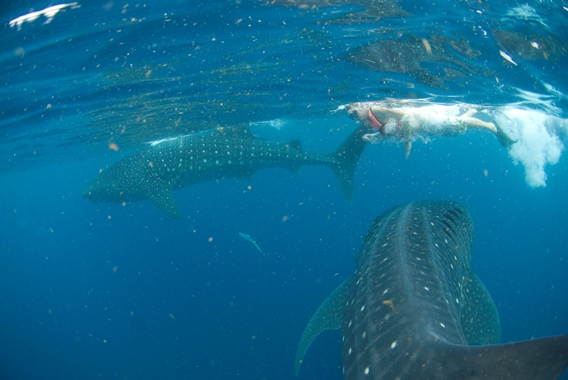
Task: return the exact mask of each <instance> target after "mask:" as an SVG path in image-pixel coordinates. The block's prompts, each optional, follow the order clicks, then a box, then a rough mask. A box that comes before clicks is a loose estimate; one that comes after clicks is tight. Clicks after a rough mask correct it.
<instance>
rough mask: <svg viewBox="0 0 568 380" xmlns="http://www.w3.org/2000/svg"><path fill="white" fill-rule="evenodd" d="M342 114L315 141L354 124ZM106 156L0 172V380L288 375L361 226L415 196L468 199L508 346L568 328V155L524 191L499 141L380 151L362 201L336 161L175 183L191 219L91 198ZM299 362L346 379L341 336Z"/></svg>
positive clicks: (366, 158)
mask: <svg viewBox="0 0 568 380" xmlns="http://www.w3.org/2000/svg"><path fill="white" fill-rule="evenodd" d="M339 120H341V122H342V123H340V124H341V125H343V126H344V127H345V131H342V133H337V134H334V135H330V136H329V139H327V138H326V140H327V141H323V142H322V146H323V148H322V149H324V150H325V148H326V147H327V146H329V147H333V146H334V143H335V142H338V141H340V140H341V139H342V138H343V137H344V135H345V134H346V133H348V132H349V131H348V128H349V127H353V126H354V123H351V122H350V121H347V124H345V123H344V121H343V119H339ZM341 125H340V126H341ZM316 129H317V128H316ZM343 132H344V133H343ZM314 144H315V142H314ZM305 145H306V146H305V148H306V149H310V148H311V149H314V148H315V147H314V146H310V144H309V143H307V144H305ZM98 161H99V160H92V161H88V162H87V161H86V162H80V163H75V164H68V165H58V166H50V167H47V168H44V169H42V170H35V171H30V172H26V173H22V174H10V175H5V176H3V177H2V178H1V186H2V188H3V189H4V191H3V194H4V197H3V198H2V200H1V203H0V213H1V215H2V218H1V221H0V223H1V226H0V227H1V230H2V231H5V232H6V233H3V235H2V255H1V258H0V259H1V263H0V265H1V268H2V277H1V281H2V283H1V284H0V286H1V287H0V289H1V293H0V296H1V299H2V304H3V312H2V313H1V314H0V316H1V321H0V326H1V329H0V333H1V336H2V341H3V344H2V346H0V347H1V348H0V351H1V352H0V358H2V359H1V363H0V367H1V368H2V377H3V378H10V379H12V378H13V379H16V378H26V379H33V378H84V379H87V378H99V377H100V376H102V377H103V378H107V377H118V378H129V379H130V378H204V379H205V378H210V379H214V378H260V379H262V378H292V377H293V358H294V354H295V349H296V345H297V342H298V340H299V337H300V335H301V332H302V330H303V328H304V326H305V324H306V323H307V321H308V319H309V317H310V315H311V314H312V313H313V312H314V311H315V309H316V308H317V306H318V305H319V303H320V302H321V301H323V299H324V298H325V297H326V296H327V295H328V294H329V293H331V292H332V290H333V289H334V288H335V286H337V285H338V284H339V283H341V281H343V280H344V279H345V278H347V277H348V276H349V275H350V274H351V272H352V270H353V267H354V259H355V255H356V252H357V250H358V248H359V244H360V242H361V236H362V234H364V232H365V231H366V228H367V226H368V225H369V224H370V222H371V221H372V219H373V218H374V217H375V216H377V215H378V214H379V213H381V212H382V211H384V210H386V209H387V208H389V207H390V206H393V205H396V204H399V203H404V202H408V201H412V200H415V199H454V200H458V201H460V202H463V203H464V204H466V205H467V206H468V208H469V209H470V211H471V213H472V216H473V219H474V223H475V242H474V253H473V266H474V270H475V272H476V273H477V274H478V276H479V277H480V278H481V279H482V281H483V282H484V283H485V285H486V286H487V288H488V289H489V291H490V293H491V295H492V296H493V298H494V300H495V302H496V304H497V307H498V310H499V313H500V316H501V321H502V328H503V341H504V342H508V341H516V340H522V339H531V338H533V337H540V336H546V335H552V334H561V333H568V323H567V318H568V305H567V302H566V300H567V298H566V297H567V295H568V279H567V276H566V273H567V271H568V263H567V260H568V258H567V247H568V231H567V227H566V223H565V222H566V213H567V211H568V210H567V207H566V205H565V202H563V201H562V200H563V193H564V189H565V184H566V183H568V182H567V177H566V173H567V172H568V171H567V170H566V169H567V168H566V165H567V162H566V160H565V159H563V160H562V161H561V162H560V163H559V164H557V165H556V166H554V167H553V168H552V171H551V172H550V175H549V182H548V186H547V187H546V188H543V189H530V188H528V187H527V186H526V185H525V184H524V181H523V172H522V168H521V167H519V166H514V165H512V164H511V163H510V161H509V160H508V159H507V157H506V152H504V151H502V150H501V149H500V146H499V144H498V143H497V142H496V140H494V139H493V138H492V137H491V136H485V135H482V134H478V135H475V134H474V135H473V138H472V137H471V136H470V138H466V137H460V138H455V139H447V140H445V141H442V140H437V141H435V143H431V144H427V145H425V144H416V145H415V149H414V151H413V152H412V154H411V156H410V157H409V158H408V159H405V158H404V152H403V149H402V147H400V146H396V145H383V146H370V147H369V148H368V149H367V151H366V152H365V154H364V155H363V157H362V159H361V162H360V165H359V167H358V170H357V175H356V191H355V201H354V204H353V206H351V207H350V206H348V205H347V204H346V202H345V201H344V200H343V199H342V197H341V194H340V192H339V190H338V186H337V184H336V182H335V179H334V178H333V175H332V173H331V171H330V170H328V169H327V168H325V167H306V168H304V170H302V172H301V173H300V174H299V175H294V174H292V173H290V172H288V171H286V170H280V169H274V170H266V171H262V172H259V173H258V175H257V176H256V177H255V178H254V179H253V180H252V181H250V182H249V181H242V180H223V181H220V182H219V183H216V182H211V183H204V184H199V185H195V186H192V187H190V188H186V189H182V190H180V191H178V192H177V193H176V194H175V196H176V199H177V200H178V201H179V203H180V205H181V208H182V209H183V210H184V212H185V213H187V214H188V215H189V218H188V219H186V220H183V221H173V220H170V219H168V218H167V217H165V216H164V215H162V214H161V213H160V212H159V211H158V210H157V209H156V208H155V207H154V206H153V205H152V204H150V203H149V202H140V203H135V204H131V205H127V206H125V207H122V206H120V205H115V204H93V203H89V202H87V201H86V200H84V199H82V198H80V196H79V193H80V189H81V187H82V184H83V183H84V181H85V180H88V179H89V178H90V177H91V176H92V174H93V173H96V172H97V168H98V167H99V166H100V163H99V162H98ZM484 170H487V173H488V175H487V176H485V175H484ZM248 186H251V189H250V190H247V187H248ZM285 216H286V217H287V218H288V219H287V220H286V221H283V217H285ZM238 232H244V233H247V234H250V235H251V236H252V237H253V238H254V239H255V240H256V241H257V243H258V244H259V245H260V247H261V248H262V249H263V253H260V252H259V251H257V250H256V249H255V248H254V247H253V246H252V245H250V244H249V243H248V242H246V241H245V240H243V239H242V238H241V237H240V236H239V235H238ZM210 237H211V238H212V239H213V240H212V242H209V241H208V240H209V238H210ZM304 363H305V364H304V366H303V368H302V371H301V373H300V378H304V379H316V378H317V379H324V378H325V379H328V378H336V379H339V378H341V361H340V335H339V333H338V332H329V333H326V334H323V335H322V336H321V337H320V338H319V339H318V340H316V342H315V343H314V345H313V347H312V348H311V349H310V351H309V352H308V354H307V357H306V360H305V362H304Z"/></svg>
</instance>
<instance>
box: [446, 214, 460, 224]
mask: <svg viewBox="0 0 568 380" xmlns="http://www.w3.org/2000/svg"><path fill="white" fill-rule="evenodd" d="M444 216H445V217H446V219H449V220H450V221H451V222H452V223H453V224H454V225H456V224H457V223H456V221H455V220H454V218H452V217H451V215H449V214H448V213H445V214H444ZM454 216H455V214H454Z"/></svg>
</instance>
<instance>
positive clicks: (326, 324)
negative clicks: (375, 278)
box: [295, 277, 353, 376]
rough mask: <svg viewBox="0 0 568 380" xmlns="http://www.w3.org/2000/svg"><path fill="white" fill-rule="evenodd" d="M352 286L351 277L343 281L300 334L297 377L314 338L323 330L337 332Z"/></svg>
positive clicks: (296, 366) (296, 364)
mask: <svg viewBox="0 0 568 380" xmlns="http://www.w3.org/2000/svg"><path fill="white" fill-rule="evenodd" d="M352 285H353V277H351V278H349V279H348V280H345V281H344V282H343V283H342V284H341V285H339V286H338V287H337V289H335V291H334V292H333V293H331V295H330V296H329V297H327V298H326V300H325V301H323V303H322V304H321V306H320V307H319V308H318V309H317V310H316V312H315V314H314V315H313V316H312V318H311V319H310V321H309V322H308V325H307V326H306V328H305V329H304V332H303V333H302V338H300V344H298V349H297V350H296V360H295V372H296V376H298V372H299V371H300V366H301V365H302V361H303V360H304V355H306V352H307V351H308V348H309V347H310V345H311V344H312V342H313V341H314V339H316V337H317V336H318V335H319V334H320V333H321V332H323V331H325V330H337V329H340V328H341V325H342V323H343V314H344V308H345V305H346V304H347V303H348V301H349V294H350V291H351V287H352Z"/></svg>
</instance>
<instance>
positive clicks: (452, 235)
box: [442, 220, 456, 244]
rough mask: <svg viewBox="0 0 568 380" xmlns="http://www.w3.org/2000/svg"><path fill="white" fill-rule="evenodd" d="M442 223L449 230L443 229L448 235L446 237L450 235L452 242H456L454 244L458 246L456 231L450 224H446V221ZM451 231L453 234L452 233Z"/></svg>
mask: <svg viewBox="0 0 568 380" xmlns="http://www.w3.org/2000/svg"><path fill="white" fill-rule="evenodd" d="M442 223H443V224H444V225H445V226H446V227H447V228H443V230H444V232H445V233H446V235H448V237H449V238H450V239H452V241H453V242H454V244H456V240H455V239H454V236H455V234H456V232H455V231H454V229H453V228H452V226H450V224H449V223H448V222H446V221H445V220H442ZM450 231H451V232H452V233H450Z"/></svg>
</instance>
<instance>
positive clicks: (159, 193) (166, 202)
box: [146, 185, 182, 220]
mask: <svg viewBox="0 0 568 380" xmlns="http://www.w3.org/2000/svg"><path fill="white" fill-rule="evenodd" d="M146 196H147V197H148V199H149V200H150V201H151V202H152V203H153V204H154V205H156V207H157V208H159V209H160V210H162V211H163V212H164V213H166V214H167V215H168V216H169V217H170V218H173V219H177V220H180V219H181V218H182V216H181V211H180V210H179V208H178V206H177V204H176V202H175V201H174V193H173V192H172V189H170V188H168V187H160V186H158V185H156V186H154V187H153V188H152V189H151V190H148V191H147V192H146Z"/></svg>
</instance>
